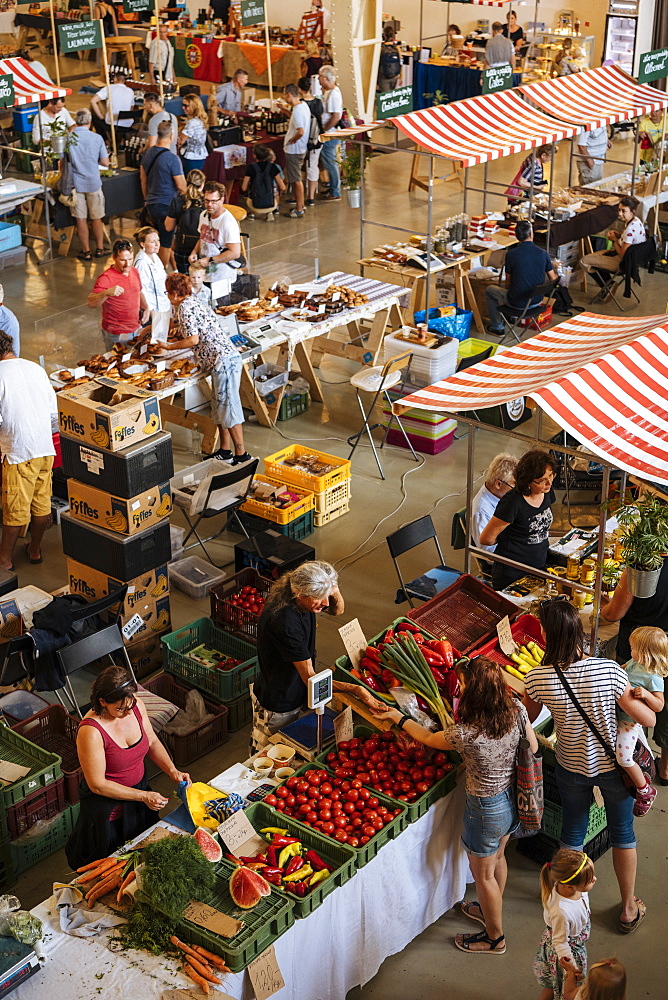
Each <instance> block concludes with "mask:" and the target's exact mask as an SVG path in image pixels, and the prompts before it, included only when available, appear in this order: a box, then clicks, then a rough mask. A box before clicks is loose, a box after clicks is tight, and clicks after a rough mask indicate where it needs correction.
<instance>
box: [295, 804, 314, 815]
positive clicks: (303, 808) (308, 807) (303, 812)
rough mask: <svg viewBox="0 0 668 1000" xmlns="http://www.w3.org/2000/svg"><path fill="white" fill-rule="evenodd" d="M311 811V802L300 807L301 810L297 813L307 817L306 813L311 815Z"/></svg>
mask: <svg viewBox="0 0 668 1000" xmlns="http://www.w3.org/2000/svg"><path fill="white" fill-rule="evenodd" d="M310 811H311V803H310V802H303V803H302V804H301V805H300V807H299V809H298V810H297V812H298V813H299V815H300V816H306V813H309V812H310Z"/></svg>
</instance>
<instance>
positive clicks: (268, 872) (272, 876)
mask: <svg viewBox="0 0 668 1000" xmlns="http://www.w3.org/2000/svg"><path fill="white" fill-rule="evenodd" d="M260 874H261V875H262V878H263V879H266V880H267V882H270V883H271V884H272V885H281V882H282V879H283V873H282V872H281V870H280V868H279V869H278V870H274V869H273V868H263V869H262V871H261V872H260Z"/></svg>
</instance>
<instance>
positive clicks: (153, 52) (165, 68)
mask: <svg viewBox="0 0 668 1000" xmlns="http://www.w3.org/2000/svg"><path fill="white" fill-rule="evenodd" d="M158 31H159V37H158V38H154V39H153V41H152V42H151V43H150V45H149V47H148V76H149V80H150V81H151V83H154V82H156V83H157V81H158V79H159V73H158V67H160V69H161V70H162V79H163V82H164V83H176V77H175V76H174V49H173V48H172V43H171V42H170V40H169V28H168V27H167V25H166V24H161V25H160V27H159V29H158Z"/></svg>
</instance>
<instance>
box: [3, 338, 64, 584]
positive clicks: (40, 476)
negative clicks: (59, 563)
mask: <svg viewBox="0 0 668 1000" xmlns="http://www.w3.org/2000/svg"><path fill="white" fill-rule="evenodd" d="M57 428H58V404H57V402H56V394H55V392H54V391H53V387H52V385H51V383H50V382H49V379H48V376H47V374H46V372H45V371H44V369H43V368H41V367H40V365H36V364H35V363H34V361H25V360H24V359H23V358H17V357H16V355H15V354H14V348H13V343H12V338H11V336H10V335H9V334H8V333H6V332H5V331H4V330H0V451H1V452H2V543H1V544H0V568H2V569H6V570H11V569H13V568H14V567H13V565H12V554H13V552H14V545H15V544H16V539H17V538H18V537H19V533H20V531H21V528H22V527H23V525H24V524H28V523H29V524H30V542H29V543H28V544H27V545H26V546H25V554H26V559H27V560H28V562H30V563H41V562H42V552H41V543H42V538H43V536H44V532H45V531H46V529H47V528H48V526H49V523H50V520H51V469H52V467H53V457H54V455H55V453H56V451H55V448H54V446H53V433H54V431H55V430H57Z"/></svg>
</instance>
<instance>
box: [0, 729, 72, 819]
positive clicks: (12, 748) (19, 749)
mask: <svg viewBox="0 0 668 1000" xmlns="http://www.w3.org/2000/svg"><path fill="white" fill-rule="evenodd" d="M0 760H6V761H10V762H11V763H12V764H21V765H22V766H23V767H29V768H30V772H29V773H28V774H27V775H26V776H25V778H21V780H20V781H15V782H14V784H13V785H5V787H4V788H2V789H0V796H1V798H0V804H1V805H2V806H4V809H9V807H10V806H15V805H18V803H19V802H21V801H22V800H23V799H25V797H26V796H27V795H30V794H31V793H32V792H36V791H37V790H38V789H39V788H46V786H47V785H50V784H51V783H52V782H54V781H57V780H58V778H60V777H62V771H61V767H60V765H61V759H60V757H59V756H58V754H55V753H49V752H48V750H42V748H41V747H38V746H36V745H35V744H34V743H31V742H30V741H29V740H27V739H25V737H23V736H19V734H18V733H15V732H13V730H11V729H7V727H6V726H3V725H0ZM3 819H4V820H5V821H6V817H4V816H3Z"/></svg>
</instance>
